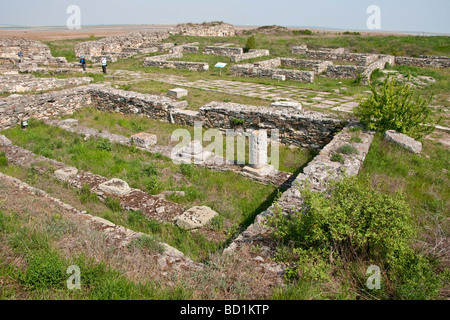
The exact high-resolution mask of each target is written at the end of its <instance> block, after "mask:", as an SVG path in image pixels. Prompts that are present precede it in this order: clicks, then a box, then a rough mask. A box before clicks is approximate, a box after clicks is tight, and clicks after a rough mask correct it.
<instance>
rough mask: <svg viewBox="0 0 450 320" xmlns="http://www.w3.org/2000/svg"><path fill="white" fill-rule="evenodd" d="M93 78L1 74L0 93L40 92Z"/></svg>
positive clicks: (77, 83)
mask: <svg viewBox="0 0 450 320" xmlns="http://www.w3.org/2000/svg"><path fill="white" fill-rule="evenodd" d="M92 81H93V79H92V78H88V77H83V78H69V79H57V78H36V77H35V76H33V75H3V76H0V93H5V92H7V93H14V92H18V93H21V92H39V91H47V90H54V89H59V88H65V87H72V86H80V85H86V84H89V83H91V82H92Z"/></svg>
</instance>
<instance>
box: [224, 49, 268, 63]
mask: <svg viewBox="0 0 450 320" xmlns="http://www.w3.org/2000/svg"><path fill="white" fill-rule="evenodd" d="M269 55H270V51H269V50H264V49H263V50H259V49H251V50H250V51H249V52H247V53H243V54H238V55H232V56H231V61H233V62H239V61H242V60H247V59H253V58H258V57H265V56H269Z"/></svg>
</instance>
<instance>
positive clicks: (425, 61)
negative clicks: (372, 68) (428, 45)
mask: <svg viewBox="0 0 450 320" xmlns="http://www.w3.org/2000/svg"><path fill="white" fill-rule="evenodd" d="M395 64H396V65H399V66H412V67H421V68H430V67H431V68H448V67H450V58H449V57H438V56H421V57H420V58H412V57H395Z"/></svg>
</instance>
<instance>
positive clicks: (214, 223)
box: [210, 215, 224, 231]
mask: <svg viewBox="0 0 450 320" xmlns="http://www.w3.org/2000/svg"><path fill="white" fill-rule="evenodd" d="M210 226H211V228H212V229H213V230H215V231H219V230H222V229H223V226H224V218H223V216H221V215H218V216H215V217H214V218H213V219H212V220H211V222H210Z"/></svg>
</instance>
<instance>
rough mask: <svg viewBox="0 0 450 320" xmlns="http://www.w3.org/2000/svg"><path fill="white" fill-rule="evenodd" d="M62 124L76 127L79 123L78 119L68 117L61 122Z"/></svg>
mask: <svg viewBox="0 0 450 320" xmlns="http://www.w3.org/2000/svg"><path fill="white" fill-rule="evenodd" d="M59 125H61V126H67V127H74V126H77V125H78V120H77V119H66V120H62V121H60V122H59Z"/></svg>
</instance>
